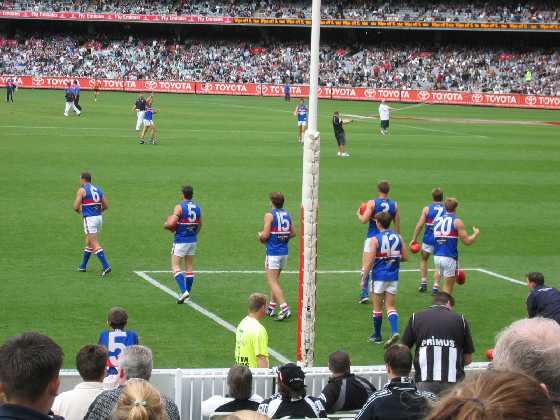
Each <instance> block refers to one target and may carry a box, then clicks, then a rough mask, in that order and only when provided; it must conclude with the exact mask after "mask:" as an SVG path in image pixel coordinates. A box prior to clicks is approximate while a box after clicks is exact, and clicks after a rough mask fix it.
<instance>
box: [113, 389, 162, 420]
mask: <svg viewBox="0 0 560 420" xmlns="http://www.w3.org/2000/svg"><path fill="white" fill-rule="evenodd" d="M163 413H164V409H163V404H162V401H161V395H160V393H159V392H158V390H157V389H155V388H154V387H153V386H152V385H150V384H149V383H148V382H147V381H145V380H143V379H130V380H129V381H128V382H127V384H126V386H125V387H124V389H123V391H122V394H121V395H120V397H119V400H118V402H117V406H116V407H115V412H114V416H113V418H114V419H115V420H162V419H163V418H164V414H163Z"/></svg>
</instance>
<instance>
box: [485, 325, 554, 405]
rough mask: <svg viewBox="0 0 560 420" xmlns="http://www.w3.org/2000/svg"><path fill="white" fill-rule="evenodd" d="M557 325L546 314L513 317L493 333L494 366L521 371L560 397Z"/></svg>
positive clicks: (551, 393)
mask: <svg viewBox="0 0 560 420" xmlns="http://www.w3.org/2000/svg"><path fill="white" fill-rule="evenodd" d="M559 361H560V325H559V324H558V323H557V322H556V321H554V320H552V319H547V318H540V317H537V318H531V319H522V320H519V321H515V322H514V323H513V324H511V325H510V326H509V327H506V328H505V329H503V330H502V331H501V332H500V333H498V335H497V337H496V347H495V349H494V360H493V366H494V367H495V368H496V369H501V370H509V371H514V372H521V373H524V374H526V375H529V376H531V377H533V378H535V379H536V380H537V381H539V382H541V383H543V384H545V385H546V387H547V388H548V391H549V393H550V395H551V396H552V397H553V398H555V399H558V398H560V369H558V363H559Z"/></svg>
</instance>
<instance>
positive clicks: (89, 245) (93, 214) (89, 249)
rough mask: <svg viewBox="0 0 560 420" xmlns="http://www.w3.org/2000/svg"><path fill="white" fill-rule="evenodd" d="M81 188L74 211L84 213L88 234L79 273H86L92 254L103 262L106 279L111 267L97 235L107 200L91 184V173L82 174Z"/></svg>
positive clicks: (85, 229) (85, 227)
mask: <svg viewBox="0 0 560 420" xmlns="http://www.w3.org/2000/svg"><path fill="white" fill-rule="evenodd" d="M80 184H81V185H80V188H78V192H77V193H76V199H75V200H74V210H75V211H76V213H80V212H81V213H82V217H83V223H84V233H85V234H86V247H85V249H84V255H83V257H82V263H81V264H80V266H79V267H78V271H81V272H85V271H86V269H87V264H88V261H89V257H91V254H92V253H95V255H97V258H99V261H100V262H101V266H102V271H101V277H105V276H106V275H107V274H109V273H110V272H111V266H110V265H109V262H108V261H107V258H106V257H105V252H104V251H103V248H101V245H100V244H99V240H98V239H97V234H98V233H99V232H100V231H101V225H102V224H103V212H104V211H105V210H107V208H108V206H107V200H105V195H104V194H103V191H101V188H99V187H98V186H97V185H93V184H92V183H91V174H90V173H89V172H82V173H81V174H80Z"/></svg>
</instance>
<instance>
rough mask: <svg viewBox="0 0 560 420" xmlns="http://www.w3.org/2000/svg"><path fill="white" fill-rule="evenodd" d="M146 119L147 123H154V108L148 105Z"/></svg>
mask: <svg viewBox="0 0 560 420" xmlns="http://www.w3.org/2000/svg"><path fill="white" fill-rule="evenodd" d="M144 119H145V120H146V121H153V119H154V108H152V107H151V106H148V105H146V109H145V110H144Z"/></svg>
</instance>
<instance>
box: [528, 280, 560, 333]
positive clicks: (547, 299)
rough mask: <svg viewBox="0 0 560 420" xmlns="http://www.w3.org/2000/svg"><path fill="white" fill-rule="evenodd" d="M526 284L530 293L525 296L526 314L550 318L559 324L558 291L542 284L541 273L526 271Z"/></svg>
mask: <svg viewBox="0 0 560 420" xmlns="http://www.w3.org/2000/svg"><path fill="white" fill-rule="evenodd" d="M527 286H528V287H529V289H531V293H529V296H527V315H528V316H529V318H534V317H536V316H540V317H543V318H550V319H553V320H555V321H556V322H558V323H559V324H560V291H558V289H555V288H554V287H548V286H545V284H544V276H543V274H542V273H536V272H532V273H527Z"/></svg>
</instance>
